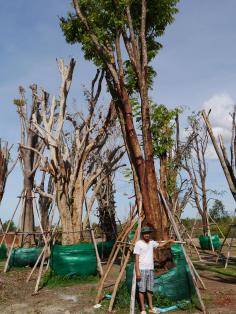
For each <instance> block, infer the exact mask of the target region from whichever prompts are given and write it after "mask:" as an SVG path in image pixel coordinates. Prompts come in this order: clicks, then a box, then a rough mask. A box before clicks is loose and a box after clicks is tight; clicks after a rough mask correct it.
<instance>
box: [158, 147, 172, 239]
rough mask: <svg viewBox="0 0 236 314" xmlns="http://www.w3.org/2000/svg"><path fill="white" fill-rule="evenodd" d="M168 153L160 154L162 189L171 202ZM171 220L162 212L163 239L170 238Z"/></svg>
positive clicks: (167, 200)
mask: <svg viewBox="0 0 236 314" xmlns="http://www.w3.org/2000/svg"><path fill="white" fill-rule="evenodd" d="M167 167H168V166H167V153H163V154H162V155H161V156H160V189H161V191H162V193H163V196H164V197H165V199H166V202H167V203H169V197H168V191H167V175H168V169H167ZM169 227H170V224H169V221H168V217H167V215H166V212H165V211H163V212H162V234H163V239H168V238H169Z"/></svg>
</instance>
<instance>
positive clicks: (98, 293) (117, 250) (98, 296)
mask: <svg viewBox="0 0 236 314" xmlns="http://www.w3.org/2000/svg"><path fill="white" fill-rule="evenodd" d="M135 222H136V220H134V221H133V222H132V223H131V225H130V226H127V228H126V230H125V232H124V234H123V238H121V240H122V241H123V239H125V238H126V237H127V235H128V233H129V232H130V230H131V229H132V228H133V226H134V224H135ZM124 229H125V228H124ZM120 247H121V244H117V247H116V250H115V252H114V255H113V256H112V257H111V260H110V263H109V264H107V269H106V271H105V272H104V274H103V276H102V277H101V279H100V282H99V286H98V292H97V295H96V299H95V302H96V304H98V303H99V302H100V299H101V294H102V289H103V285H104V283H105V280H106V278H107V276H108V274H109V272H110V270H111V267H112V265H113V263H114V261H115V259H116V257H117V255H118V253H119V250H120ZM110 256H111V255H110Z"/></svg>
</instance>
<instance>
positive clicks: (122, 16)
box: [60, 0, 179, 91]
mask: <svg viewBox="0 0 236 314" xmlns="http://www.w3.org/2000/svg"><path fill="white" fill-rule="evenodd" d="M178 1H179V0H159V1H153V0H147V19H146V42H147V55H148V62H150V61H151V60H152V59H153V58H155V56H156V55H157V53H158V51H159V50H160V48H161V47H162V45H161V43H160V42H159V41H158V38H159V37H160V36H162V35H163V34H164V31H165V29H166V27H167V25H168V24H171V23H172V22H173V21H174V15H175V14H176V13H177V12H178V10H177V7H176V5H177V3H178ZM78 3H79V5H80V8H81V12H82V14H83V16H84V17H85V18H86V20H87V23H88V25H89V27H90V29H91V30H92V32H93V34H94V35H95V36H96V37H97V39H98V42H99V44H100V45H101V46H102V51H99V52H98V51H97V50H96V49H95V46H94V43H93V41H92V40H91V34H89V33H88V32H87V30H86V28H85V26H84V24H83V23H82V22H81V20H80V19H79V18H77V17H75V15H74V13H68V15H67V17H66V18H64V17H61V18H60V26H61V29H62V31H63V33H64V36H65V38H66V41H67V42H68V43H71V44H75V43H80V44H82V50H83V52H84V56H85V58H86V59H87V60H92V61H93V63H94V64H95V65H96V66H98V67H102V68H106V63H107V62H109V63H112V62H113V60H112V59H111V56H110V54H109V53H107V52H105V49H104V47H106V49H107V50H109V51H114V50H115V36H116V33H117V32H121V33H122V31H126V30H127V29H128V21H127V15H126V8H127V4H129V5H130V11H131V16H132V21H133V29H134V34H135V36H137V37H139V34H140V25H141V19H140V16H141V1H140V0H120V1H117V2H114V1H110V0H103V1H97V0H78ZM124 68H125V81H126V84H127V87H128V90H132V91H134V90H137V76H136V74H135V73H134V72H133V69H132V67H131V64H130V60H129V59H128V58H127V59H126V60H124ZM154 75H155V71H154V70H153V69H152V68H151V66H150V67H149V68H148V77H149V83H150V85H151V83H152V80H153V77H154Z"/></svg>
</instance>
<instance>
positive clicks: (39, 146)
mask: <svg viewBox="0 0 236 314" xmlns="http://www.w3.org/2000/svg"><path fill="white" fill-rule="evenodd" d="M30 89H31V91H32V101H31V104H28V103H27V99H26V95H25V89H24V88H23V87H22V86H20V87H19V93H20V98H19V99H14V104H15V105H16V106H17V113H18V116H19V120H20V126H21V141H20V146H19V155H20V162H21V169H22V173H23V180H24V181H23V187H24V188H23V194H22V198H23V201H22V204H23V206H22V207H23V208H22V215H21V230H22V231H23V232H25V233H26V234H24V235H23V236H22V243H21V245H23V246H26V247H29V246H31V245H32V244H34V236H33V235H32V233H33V232H34V231H35V230H34V211H33V197H34V196H33V189H34V178H35V174H36V171H37V169H38V167H39V163H40V159H41V158H40V154H42V153H43V151H44V147H45V145H44V142H43V141H42V140H41V138H40V137H38V134H37V132H36V128H35V126H34V124H33V122H32V121H33V120H35V121H37V123H38V125H41V122H42V119H41V115H40V112H39V99H38V91H37V85H35V84H32V85H31V86H30ZM27 233H28V234H27Z"/></svg>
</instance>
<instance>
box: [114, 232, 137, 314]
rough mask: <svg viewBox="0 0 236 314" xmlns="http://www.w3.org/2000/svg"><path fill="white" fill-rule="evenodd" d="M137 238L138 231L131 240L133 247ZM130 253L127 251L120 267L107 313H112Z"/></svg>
mask: <svg viewBox="0 0 236 314" xmlns="http://www.w3.org/2000/svg"><path fill="white" fill-rule="evenodd" d="M137 237H138V229H137V230H136V231H135V235H134V238H133V240H132V242H131V245H133V244H134V243H135V242H136V241H137ZM131 253H132V251H131V250H130V249H129V251H128V253H127V255H126V257H125V259H124V263H123V265H122V268H121V271H120V273H119V276H118V277H117V279H116V282H115V286H114V289H113V292H112V297H111V301H110V304H109V308H108V312H112V309H113V305H114V301H115V297H116V293H117V290H118V287H119V284H120V281H121V279H122V276H123V274H124V271H125V268H126V266H127V264H128V261H129V258H130V255H131Z"/></svg>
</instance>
